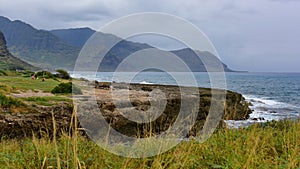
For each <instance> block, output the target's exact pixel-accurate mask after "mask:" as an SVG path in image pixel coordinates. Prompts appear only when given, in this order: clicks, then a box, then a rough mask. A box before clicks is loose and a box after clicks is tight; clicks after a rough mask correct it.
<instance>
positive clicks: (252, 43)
mask: <svg viewBox="0 0 300 169" xmlns="http://www.w3.org/2000/svg"><path fill="white" fill-rule="evenodd" d="M136 12H166V13H169V14H173V15H176V16H179V17H182V18H185V19H187V20H188V21H190V22H191V23H193V24H195V25H196V26H197V27H199V28H200V29H201V30H202V31H203V32H204V33H206V34H207V35H208V37H209V38H210V40H211V41H212V42H213V44H214V45H215V47H216V49H217V50H218V52H219V54H220V57H221V60H222V61H223V62H225V63H226V64H227V65H228V66H229V67H230V68H233V69H236V70H248V71H260V72H270V71H273V72H274V71H275V72H300V0H168V1H167V0H166V1H163V0H151V1H143V0H0V15H3V16H6V17H8V18H10V19H12V20H16V19H19V20H23V21H25V22H27V23H29V24H31V25H33V26H34V27H36V28H38V29H46V30H50V29H57V28H71V27H91V28H93V29H95V30H97V29H99V28H100V27H102V26H103V25H104V24H106V23H108V22H109V21H112V20H113V19H117V18H119V17H121V16H124V15H128V14H133V13H136ZM165 42H167V41H165ZM154 45H158V46H159V45H161V47H162V48H170V49H171V48H174V47H176V45H174V44H173V45H172V44H170V43H163V42H161V43H160V44H159V43H157V44H154ZM164 45H165V46H164ZM168 45H169V46H168Z"/></svg>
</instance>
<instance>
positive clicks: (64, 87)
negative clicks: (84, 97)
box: [51, 82, 82, 94]
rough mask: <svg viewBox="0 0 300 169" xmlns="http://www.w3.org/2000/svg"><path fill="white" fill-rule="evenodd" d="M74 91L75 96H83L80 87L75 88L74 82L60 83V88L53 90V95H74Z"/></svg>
mask: <svg viewBox="0 0 300 169" xmlns="http://www.w3.org/2000/svg"><path fill="white" fill-rule="evenodd" d="M72 90H73V93H74V94H82V92H81V90H80V89H79V88H78V87H76V86H74V85H73V84H72V82H68V83H60V84H59V85H58V86H56V87H55V88H54V89H52V90H51V93H53V94H55V93H72Z"/></svg>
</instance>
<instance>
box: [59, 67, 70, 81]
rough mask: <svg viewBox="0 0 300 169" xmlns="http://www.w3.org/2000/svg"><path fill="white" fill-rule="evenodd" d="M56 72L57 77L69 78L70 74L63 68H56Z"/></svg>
mask: <svg viewBox="0 0 300 169" xmlns="http://www.w3.org/2000/svg"><path fill="white" fill-rule="evenodd" d="M56 72H57V74H56V76H57V77H59V78H62V79H71V76H70V74H69V73H68V72H67V71H65V70H63V69H57V70H56Z"/></svg>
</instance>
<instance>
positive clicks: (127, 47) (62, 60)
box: [0, 16, 232, 72]
mask: <svg viewBox="0 0 300 169" xmlns="http://www.w3.org/2000/svg"><path fill="white" fill-rule="evenodd" d="M0 30H3V33H4V34H5V35H7V36H8V38H7V41H8V48H9V49H10V50H11V52H12V53H13V54H14V55H15V56H17V57H19V58H21V59H23V60H25V61H27V62H29V63H32V64H33V65H35V66H39V67H42V68H43V69H45V68H47V69H56V68H64V69H67V70H72V69H73V67H74V65H75V62H76V59H77V56H78V55H79V52H80V49H81V47H82V46H83V45H84V44H85V43H86V41H87V40H88V39H89V38H90V36H92V35H93V34H94V33H95V32H96V31H95V30H92V29H91V28H88V27H85V28H70V29H56V30H51V31H46V30H38V29H35V28H34V27H33V26H31V25H29V24H27V23H25V22H23V21H19V20H16V21H11V20H9V19H8V18H5V17H1V16H0ZM97 33H98V34H100V35H101V44H99V45H100V47H101V48H103V49H107V48H108V45H107V44H109V42H111V41H119V43H117V44H116V45H115V46H114V47H113V48H111V50H109V52H108V53H107V54H106V55H105V57H104V59H103V62H102V63H101V64H100V67H99V71H114V70H115V68H116V67H117V66H118V65H119V63H121V62H122V61H123V60H124V58H126V57H127V56H129V55H130V54H133V53H134V52H137V51H139V50H143V49H147V48H154V47H153V46H151V45H148V44H145V43H139V42H132V41H127V40H122V39H120V38H119V37H117V36H115V35H111V34H105V33H101V32H97ZM166 52H172V53H173V54H176V55H177V56H179V57H180V58H181V59H182V60H183V61H185V62H187V63H186V64H187V65H188V66H189V67H190V68H191V70H192V71H195V72H197V71H199V72H205V71H206V67H205V66H204V64H203V62H202V61H201V59H199V57H197V55H199V56H200V57H205V55H207V53H206V52H201V51H193V50H191V49H188V48H185V49H179V50H173V51H166ZM196 53H197V54H196ZM209 57H211V60H213V61H211V62H209V63H215V62H220V60H219V59H218V58H217V57H216V56H214V55H212V54H209ZM91 62H93V61H91ZM222 65H223V66H224V70H225V71H232V70H231V69H229V68H228V67H227V65H225V64H223V63H222Z"/></svg>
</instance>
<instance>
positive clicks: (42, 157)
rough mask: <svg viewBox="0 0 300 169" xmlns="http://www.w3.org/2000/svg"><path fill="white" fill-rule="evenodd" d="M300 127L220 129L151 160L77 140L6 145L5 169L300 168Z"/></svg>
mask: <svg viewBox="0 0 300 169" xmlns="http://www.w3.org/2000/svg"><path fill="white" fill-rule="evenodd" d="M299 131H300V123H299V122H290V121H284V122H270V123H268V124H266V125H264V127H262V126H260V125H254V126H251V127H249V128H246V129H220V130H218V131H216V132H215V133H214V134H213V135H212V137H210V138H209V139H208V140H207V141H206V142H204V143H199V142H197V141H195V140H193V139H191V140H190V141H183V142H181V143H180V144H179V145H177V146H176V147H174V148H172V149H171V150H169V151H167V152H165V153H163V154H160V155H157V156H154V157H149V158H143V159H132V158H126V157H120V156H117V155H114V154H112V153H110V152H107V151H106V150H104V149H102V148H100V147H99V146H97V145H96V144H95V143H94V142H93V141H90V140H88V139H87V138H85V137H82V136H80V135H77V134H78V133H76V134H74V135H72V136H71V135H69V134H68V133H65V134H63V135H62V136H61V137H59V138H56V137H54V138H51V137H43V138H36V137H32V138H27V139H22V140H19V139H13V140H11V139H6V138H2V140H1V142H0V167H1V168H5V167H8V166H9V167H10V168H141V169H144V168H159V169H161V168H299V166H300V133H299Z"/></svg>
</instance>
